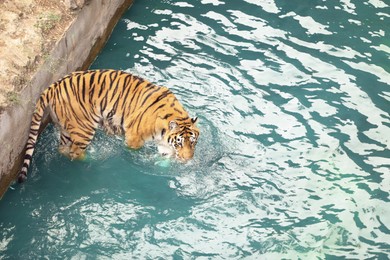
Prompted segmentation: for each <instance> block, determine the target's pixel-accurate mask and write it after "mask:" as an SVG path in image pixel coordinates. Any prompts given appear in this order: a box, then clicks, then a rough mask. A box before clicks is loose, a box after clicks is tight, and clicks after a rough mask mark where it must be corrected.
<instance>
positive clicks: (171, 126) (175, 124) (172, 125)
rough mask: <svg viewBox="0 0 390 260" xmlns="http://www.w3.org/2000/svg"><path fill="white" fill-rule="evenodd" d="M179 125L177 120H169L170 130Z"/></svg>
mask: <svg viewBox="0 0 390 260" xmlns="http://www.w3.org/2000/svg"><path fill="white" fill-rule="evenodd" d="M176 127H177V123H176V121H170V122H169V130H173V129H175V128H176Z"/></svg>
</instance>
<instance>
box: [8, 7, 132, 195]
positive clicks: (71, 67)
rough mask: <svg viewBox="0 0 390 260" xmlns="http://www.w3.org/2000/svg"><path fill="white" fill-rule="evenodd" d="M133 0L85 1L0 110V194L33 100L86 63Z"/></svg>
mask: <svg viewBox="0 0 390 260" xmlns="http://www.w3.org/2000/svg"><path fill="white" fill-rule="evenodd" d="M132 3H133V0H93V1H89V4H88V5H85V6H84V7H83V8H82V9H81V10H80V12H79V13H78V15H77V18H76V19H75V21H74V22H73V23H72V25H71V26H70V27H69V28H68V30H67V31H66V33H65V34H64V36H63V37H62V39H60V40H59V41H58V42H57V44H56V46H55V47H54V49H53V51H52V53H51V55H50V57H49V58H48V59H47V61H46V62H45V64H44V65H43V66H42V67H41V68H40V69H39V71H38V72H37V73H36V74H35V75H34V77H33V79H32V81H31V84H30V85H29V86H27V87H26V88H25V89H23V90H22V92H21V94H20V100H21V102H20V104H17V105H14V106H12V107H8V108H6V109H5V111H3V112H2V113H1V114H0V198H1V196H2V195H3V194H4V192H5V191H6V190H7V188H8V186H9V185H10V183H11V182H12V181H13V180H15V178H16V176H17V174H18V171H19V169H20V167H21V163H22V159H23V157H24V148H25V144H26V141H27V137H28V131H29V128H30V122H31V115H32V112H33V110H34V106H35V102H36V100H37V99H38V97H39V95H40V93H41V92H42V91H43V89H45V88H47V87H48V86H49V85H50V84H51V83H52V82H54V81H56V80H58V79H60V78H62V77H63V76H64V75H66V74H68V73H69V72H72V71H76V70H84V69H87V68H88V67H89V65H90V64H91V62H92V61H93V60H94V59H95V57H96V55H97V54H98V53H99V51H100V50H101V48H102V47H103V46H104V44H105V42H106V41H107V39H108V37H109V36H110V34H111V32H112V29H113V28H114V26H115V24H116V23H117V22H118V20H119V19H120V17H121V15H122V14H123V12H124V11H126V10H127V9H128V8H129V6H130V5H131V4H132Z"/></svg>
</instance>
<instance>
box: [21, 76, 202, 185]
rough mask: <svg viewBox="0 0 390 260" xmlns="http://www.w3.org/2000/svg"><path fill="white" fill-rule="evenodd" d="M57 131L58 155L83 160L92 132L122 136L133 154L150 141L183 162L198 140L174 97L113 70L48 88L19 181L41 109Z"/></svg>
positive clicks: (24, 173)
mask: <svg viewBox="0 0 390 260" xmlns="http://www.w3.org/2000/svg"><path fill="white" fill-rule="evenodd" d="M46 108H48V110H49V111H50V116H51V118H52V120H53V122H54V123H55V124H56V125H57V126H58V128H59V129H60V145H59V151H60V152H61V153H63V154H64V155H66V156H69V157H70V158H71V159H72V160H73V159H83V158H84V156H85V150H86V148H87V147H88V145H89V144H90V142H91V141H92V139H93V137H94V134H95V131H96V130H97V128H98V127H99V126H101V127H102V128H103V129H104V130H105V131H106V132H107V133H108V134H116V135H124V137H125V142H126V145H127V146H128V147H130V148H132V149H138V148H140V147H142V146H143V145H144V143H145V142H146V141H149V140H154V141H155V142H156V143H157V145H158V150H159V152H160V153H161V154H164V155H166V156H172V157H175V158H177V159H178V160H180V161H187V160H189V159H191V158H192V157H193V155H194V151H195V146H196V143H197V140H198V137H199V129H198V128H197V126H196V122H197V118H196V117H195V118H191V117H189V115H188V113H187V112H186V110H185V109H184V108H183V106H182V105H181V104H180V102H179V101H178V100H177V98H176V97H175V95H174V94H173V93H172V92H171V91H170V90H169V89H168V88H166V87H161V86H157V85H155V84H153V83H151V82H149V81H147V80H144V79H142V78H140V77H138V76H134V75H132V74H130V73H127V72H123V71H117V70H89V71H79V72H74V73H72V74H70V75H68V76H65V77H64V78H62V79H60V80H59V81H57V82H55V83H53V84H52V85H50V87H49V88H48V89H46V90H45V91H44V92H43V93H42V95H41V96H40V98H39V100H38V102H37V104H36V109H35V111H34V113H33V117H32V122H31V126H30V134H29V138H28V140H27V144H26V154H25V158H24V163H23V167H22V169H21V171H20V173H19V178H18V180H19V182H22V181H24V180H25V179H26V177H27V171H28V167H29V165H30V163H31V159H32V154H33V152H34V148H35V143H36V139H37V137H38V130H39V126H40V123H41V120H42V116H43V113H44V111H45V109H46Z"/></svg>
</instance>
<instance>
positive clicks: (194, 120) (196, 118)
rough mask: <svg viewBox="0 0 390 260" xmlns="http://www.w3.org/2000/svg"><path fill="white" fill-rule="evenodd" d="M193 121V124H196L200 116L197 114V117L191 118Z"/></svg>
mask: <svg viewBox="0 0 390 260" xmlns="http://www.w3.org/2000/svg"><path fill="white" fill-rule="evenodd" d="M191 122H192V124H195V123H196V122H198V117H197V116H196V117H193V118H191Z"/></svg>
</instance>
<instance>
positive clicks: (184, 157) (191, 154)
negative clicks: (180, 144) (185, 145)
mask: <svg viewBox="0 0 390 260" xmlns="http://www.w3.org/2000/svg"><path fill="white" fill-rule="evenodd" d="M192 157H194V152H193V151H191V150H190V151H185V152H183V154H182V155H181V156H180V160H181V161H182V162H184V163H186V162H187V161H189V160H190V159H192Z"/></svg>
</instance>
